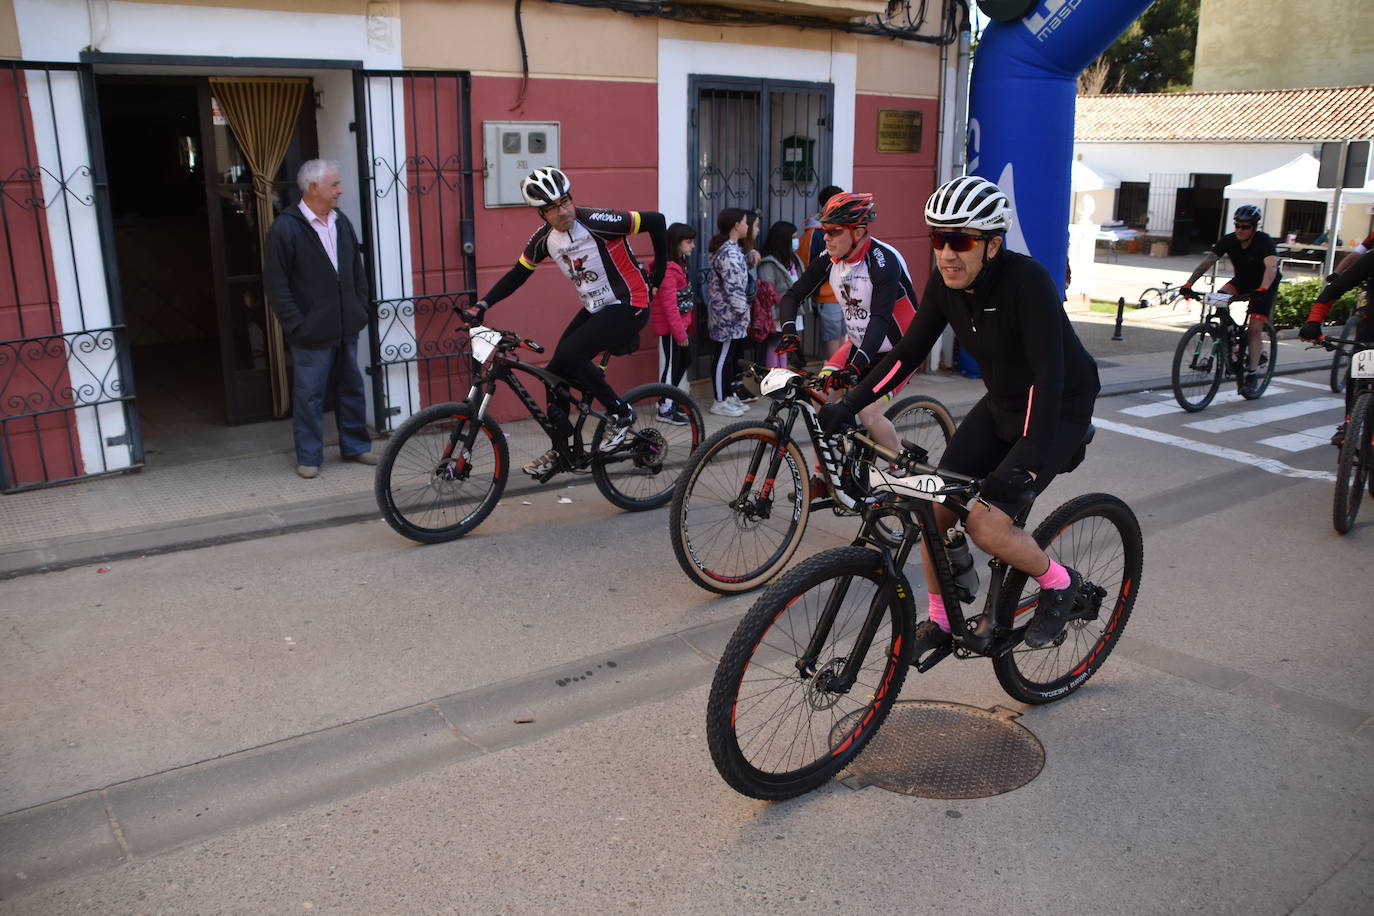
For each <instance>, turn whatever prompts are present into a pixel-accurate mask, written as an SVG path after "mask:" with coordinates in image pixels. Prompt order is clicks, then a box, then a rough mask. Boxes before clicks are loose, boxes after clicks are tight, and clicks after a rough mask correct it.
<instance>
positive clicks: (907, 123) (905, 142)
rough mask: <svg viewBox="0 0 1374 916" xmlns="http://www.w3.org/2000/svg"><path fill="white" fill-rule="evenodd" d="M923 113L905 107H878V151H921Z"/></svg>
mask: <svg viewBox="0 0 1374 916" xmlns="http://www.w3.org/2000/svg"><path fill="white" fill-rule="evenodd" d="M920 151H921V113H920V112H919V111H911V110H909V109H904V108H879V109H878V152H880V153H919V152H920Z"/></svg>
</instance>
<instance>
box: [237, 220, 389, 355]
mask: <svg viewBox="0 0 1374 916" xmlns="http://www.w3.org/2000/svg"><path fill="white" fill-rule="evenodd" d="M335 227H336V228H337V230H338V238H339V251H338V255H339V269H338V270H337V271H335V270H334V265H333V264H331V263H330V261H329V255H328V254H326V253H325V250H324V245H323V244H321V242H320V236H319V234H318V233H317V232H315V229H314V227H312V226H311V225H310V224H309V223H308V222H306V220H305V216H304V215H303V214H302V213H301V210H300V207H298V206H296V205H294V204H293V205H292V206H290V207H288V208H287V209H285V210H283V211H282V212H281V213H280V214H278V216H277V218H276V219H275V220H274V221H273V222H272V228H271V229H269V230H268V231H267V257H266V258H264V260H263V276H262V285H263V290H264V292H265V293H266V294H267V302H268V304H270V305H271V306H272V311H273V312H275V313H276V315H277V320H278V321H280V322H281V326H282V331H283V332H284V333H285V335H286V342H287V343H288V344H290V345H291V346H293V347H304V348H306V349H312V350H320V349H324V348H326V347H335V346H338V345H339V343H340V342H341V341H342V340H343V339H344V338H345V337H351V336H353V335H354V334H357V333H358V332H359V331H361V330H362V329H363V328H365V327H366V326H367V274H366V273H365V272H364V270H363V256H362V249H361V246H359V244H358V236H357V235H356V234H355V233H354V232H353V224H352V223H350V222H349V221H348V217H346V216H344V215H343V213H342V212H339V213H338V221H337V222H336V223H335Z"/></svg>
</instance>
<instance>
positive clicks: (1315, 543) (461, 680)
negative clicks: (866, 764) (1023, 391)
mask: <svg viewBox="0 0 1374 916" xmlns="http://www.w3.org/2000/svg"><path fill="white" fill-rule="evenodd" d="M1322 382H1323V378H1322V377H1321V376H1320V375H1318V374H1315V373H1309V374H1307V375H1305V376H1301V377H1294V378H1290V379H1284V380H1281V381H1279V382H1276V384H1275V387H1274V389H1273V390H1272V391H1271V393H1270V394H1269V395H1267V396H1266V397H1265V398H1264V399H1263V400H1261V401H1259V402H1254V403H1251V402H1231V403H1225V402H1223V403H1218V404H1216V405H1214V406H1213V407H1211V408H1209V409H1208V410H1207V411H1204V412H1203V413H1201V414H1196V415H1185V414H1183V413H1182V412H1181V411H1178V410H1176V409H1175V408H1173V407H1171V402H1170V401H1169V400H1168V399H1167V398H1166V397H1164V396H1163V395H1160V394H1156V393H1153V392H1142V393H1139V394H1135V395H1130V396H1125V397H1116V398H1106V399H1103V400H1102V401H1101V402H1100V404H1099V409H1098V414H1097V417H1098V424H1099V427H1100V428H1101V429H1102V432H1101V433H1100V434H1099V438H1098V442H1097V444H1096V445H1095V446H1094V447H1093V450H1092V452H1091V454H1090V458H1089V460H1088V462H1087V463H1086V464H1085V465H1084V466H1083V468H1082V469H1080V470H1079V471H1077V472H1075V473H1074V474H1073V475H1072V476H1071V477H1067V478H1065V479H1064V480H1063V481H1061V482H1060V483H1057V484H1056V485H1055V488H1054V490H1052V491H1051V493H1052V495H1053V496H1055V497H1056V498H1055V499H1054V500H1048V501H1049V502H1058V501H1062V499H1066V498H1068V497H1069V496H1071V495H1073V494H1074V493H1077V492H1082V491H1087V490H1094V489H1105V490H1110V491H1113V492H1117V493H1119V494H1120V495H1122V496H1123V497H1124V498H1126V499H1127V500H1128V501H1129V502H1130V503H1131V504H1132V505H1133V506H1134V507H1135V509H1136V511H1137V513H1138V514H1139V516H1140V518H1141V522H1142V525H1143V527H1144V529H1145V531H1146V567H1145V575H1144V577H1143V582H1142V592H1141V597H1140V602H1139V604H1138V605H1137V609H1136V616H1135V617H1134V618H1133V619H1132V621H1131V622H1130V625H1129V627H1128V629H1127V631H1126V638H1125V639H1124V640H1123V643H1122V645H1121V647H1120V649H1119V650H1118V652H1117V654H1116V655H1114V656H1113V658H1112V659H1111V661H1110V663H1109V664H1108V666H1107V667H1106V668H1105V669H1104V670H1103V671H1102V672H1101V673H1100V674H1099V675H1098V676H1097V677H1096V678H1095V680H1094V681H1093V682H1092V684H1091V685H1089V687H1088V688H1085V689H1084V690H1083V691H1081V692H1080V693H1079V694H1077V695H1075V696H1074V697H1073V698H1071V699H1070V700H1068V701H1066V702H1064V703H1060V704H1054V705H1051V706H1048V707H1041V708H1034V709H1032V708H1027V707H1022V706H1021V705H1020V704H1017V703H1014V702H1012V701H1010V700H1009V699H1008V698H1007V697H1006V696H1005V695H1004V694H1002V693H1001V692H1000V690H999V689H998V688H997V685H996V681H995V680H994V679H993V678H992V677H991V672H990V670H989V669H988V667H987V666H986V665H985V664H983V663H978V662H974V663H956V662H953V661H949V662H946V663H944V664H942V665H941V666H939V667H937V668H936V669H935V670H934V671H932V672H931V673H929V674H927V675H924V676H919V677H918V676H913V677H911V678H909V679H908V684H907V687H906V688H905V690H904V694H903V696H904V697H905V698H912V699H914V698H920V697H929V698H940V699H947V700H952V701H957V702H964V703H969V704H972V705H976V706H980V707H990V706H993V705H1000V706H1003V707H1006V708H1010V709H1014V710H1016V711H1018V712H1020V713H1021V714H1022V718H1021V722H1022V724H1024V725H1025V726H1026V727H1027V728H1029V729H1030V730H1031V731H1032V732H1033V733H1034V734H1035V735H1036V736H1037V737H1038V739H1039V740H1040V741H1041V742H1042V743H1043V744H1044V746H1045V748H1046V754H1047V761H1046V765H1045V769H1044V770H1043V772H1042V773H1041V774H1040V775H1039V776H1038V777H1037V778H1036V779H1035V780H1033V781H1032V782H1031V783H1030V784H1028V785H1027V786H1025V787H1024V788H1022V789H1019V790H1017V791H1014V792H1011V793H1009V794H1006V795H1002V796H998V797H995V798H990V799H982V800H976V801H959V802H953V801H933V800H922V799H915V798H908V797H904V796H899V795H894V794H891V793H888V792H885V791H883V790H881V789H876V788H868V789H864V790H861V791H853V790H850V789H848V788H845V787H844V786H842V785H840V784H838V783H837V784H835V785H833V786H831V787H829V788H826V789H824V790H821V791H819V792H816V793H813V794H812V795H811V796H809V797H807V798H804V799H800V800H797V801H795V802H791V803H787V804H779V805H764V804H759V803H756V802H752V801H749V800H746V799H742V798H740V797H738V796H736V795H734V794H733V793H732V792H731V791H730V790H729V789H728V788H726V787H725V786H724V784H723V783H722V782H721V781H720V779H719V778H718V776H717V775H716V774H715V772H714V770H713V769H712V767H711V764H710V760H709V757H708V756H707V754H706V752H705V748H704V739H703V736H702V710H703V707H704V697H705V693H704V685H705V684H706V682H707V680H708V679H709V676H710V672H711V669H712V660H711V656H712V653H713V652H714V651H715V650H716V649H717V648H718V647H719V646H720V645H721V644H722V642H723V640H724V639H725V638H726V636H727V635H728V632H729V629H730V628H731V626H732V622H733V620H735V619H737V618H738V616H739V615H740V614H741V613H743V611H744V610H745V608H747V606H748V605H749V603H750V601H751V600H752V599H751V597H748V596H746V597H740V598H734V599H715V598H711V597H709V596H707V595H706V594H704V593H702V592H700V591H698V590H696V589H695V588H694V587H692V586H691V585H689V584H688V583H687V582H686V580H685V579H684V578H683V577H682V576H681V574H680V573H679V572H678V571H677V570H676V568H675V566H674V565H673V561H672V557H671V552H670V551H669V550H668V548H667V544H666V541H665V536H664V532H663V526H664V521H665V516H664V514H663V513H661V512H656V513H648V514H643V515H623V514H620V513H617V512H616V511H614V510H613V509H611V508H610V507H609V506H608V505H607V504H606V503H605V502H604V501H603V500H601V499H600V497H599V495H598V494H597V492H596V490H595V488H594V487H593V486H591V485H590V484H587V485H583V486H578V487H575V488H573V489H571V490H562V491H550V492H547V493H541V494H538V495H535V496H530V497H521V498H518V499H513V500H512V499H508V500H507V501H506V504H505V505H504V506H502V508H501V509H500V510H499V511H498V512H497V513H496V515H495V516H493V518H492V519H491V520H489V521H488V522H487V523H486V524H484V525H483V527H482V528H480V529H479V530H478V532H476V533H475V534H474V535H473V536H470V537H469V538H466V539H464V540H463V541H461V542H458V543H455V544H449V545H439V546H435V547H418V546H414V545H409V544H407V543H405V542H403V541H401V540H399V539H398V538H397V537H395V536H394V535H393V534H392V533H391V532H390V530H389V529H387V528H386V527H385V526H383V525H381V524H380V523H376V522H373V523H363V524H355V525H348V526H342V527H337V528H330V529H325V530H317V531H305V532H298V533H296V534H293V535H290V536H289V537H288V538H274V539H267V540H258V541H250V542H245V543H238V544H228V545H222V546H218V547H214V548H208V549H204V550H196V551H188V552H184V553H176V554H168V555H164V556H156V557H149V558H145V559H137V560H126V561H122V562H120V563H117V564H114V565H113V567H112V569H111V571H110V572H109V573H103V574H101V573H96V572H94V570H92V569H91V568H89V567H87V568H84V569H72V570H67V571H63V572H57V573H50V574H47V575H43V576H30V577H25V578H22V579H17V580H14V581H12V582H8V583H5V590H6V602H5V610H4V612H3V614H2V615H0V621H2V622H3V624H4V627H5V631H6V635H7V637H8V638H7V639H6V640H5V641H4V643H3V644H0V721H3V722H4V724H5V739H4V743H3V753H2V754H0V810H4V811H10V812H16V813H12V814H9V815H6V816H5V817H3V818H0V896H2V897H3V899H0V913H35V912H40V913H77V912H81V913H87V912H92V911H98V912H109V913H142V912H172V911H176V912H181V911H186V910H194V911H196V912H206V913H214V912H225V913H231V912H232V913H248V912H252V913H262V912H270V913H278V912H280V913H296V912H338V913H414V912H449V911H452V912H543V911H549V910H552V909H554V908H555V907H557V908H558V909H562V910H572V911H592V910H595V911H599V912H600V911H605V912H635V911H654V912H668V913H688V912H693V913H694V912H703V913H704V912H712V913H715V912H721V911H738V912H780V911H783V910H788V911H794V910H795V909H796V908H797V907H798V906H799V905H800V906H804V907H808V908H814V907H826V908H832V907H841V908H844V909H847V910H850V911H858V912H890V911H891V910H892V909H893V908H894V901H900V903H899V904H896V906H898V907H900V908H904V909H908V910H912V911H915V912H927V911H929V912H941V913H985V912H991V911H994V910H1003V909H1005V908H1006V907H1007V904H1008V901H1009V900H1012V901H1015V902H1014V906H1015V908H1016V909H1017V910H1018V911H1023V912H1027V913H1040V912H1046V913H1048V912H1063V911H1065V910H1070V909H1077V910H1088V911H1103V910H1109V911H1112V912H1119V913H1179V912H1203V911H1205V912H1209V913H1238V914H1240V913H1244V914H1251V913H1290V912H1295V913H1303V914H1316V913H1323V914H1327V913H1352V914H1353V913H1368V912H1371V911H1374V788H1371V786H1374V780H1371V776H1374V765H1371V763H1370V761H1371V742H1374V675H1371V673H1370V672H1371V670H1374V667H1371V665H1370V661H1371V658H1370V651H1369V650H1368V649H1367V648H1365V647H1366V646H1368V645H1369V644H1370V642H1371V638H1372V637H1374V620H1372V619H1371V618H1372V617H1374V615H1372V614H1371V610H1370V608H1371V604H1370V602H1369V601H1367V600H1365V599H1364V598H1363V597H1362V596H1363V589H1365V588H1367V586H1366V585H1365V583H1364V581H1363V579H1364V575H1363V573H1364V571H1365V570H1366V569H1367V557H1368V552H1369V541H1370V538H1371V536H1374V507H1371V508H1369V509H1367V510H1366V512H1365V514H1364V518H1363V519H1362V521H1361V522H1360V523H1359V524H1358V525H1357V527H1356V529H1355V530H1354V531H1353V532H1352V533H1351V534H1350V535H1348V536H1346V537H1345V538H1341V537H1339V536H1337V535H1335V534H1334V533H1333V532H1332V530H1331V527H1330V521H1329V517H1330V501H1331V484H1330V482H1329V477H1330V472H1331V468H1332V466H1333V463H1334V455H1333V452H1334V450H1333V449H1331V447H1330V446H1329V445H1324V444H1322V442H1321V441H1320V439H1321V433H1320V431H1321V430H1323V429H1325V430H1326V431H1327V432H1328V433H1329V428H1330V427H1331V426H1332V425H1334V423H1335V422H1336V421H1337V419H1338V415H1339V413H1340V403H1339V401H1338V400H1337V399H1336V398H1334V397H1333V396H1331V395H1330V394H1329V392H1325V393H1324V392H1323V390H1322V388H1321V387H1320V386H1321V383H1322ZM1252 421H1254V422H1252ZM1197 424H1204V425H1197ZM1314 431H1315V432H1314ZM1294 436H1307V437H1308V439H1310V440H1312V441H1311V442H1306V441H1305V440H1302V439H1293V438H1290V437H1294ZM1304 445H1305V446H1306V447H1303V446H1304ZM1257 459H1259V460H1257ZM565 494H566V495H567V496H570V497H571V498H572V500H573V502H572V503H559V502H557V501H556V500H557V498H558V497H559V496H561V495H565ZM525 502H528V503H529V504H528V505H525ZM817 520H818V521H819V522H820V524H816V525H815V526H814V527H813V529H812V531H811V532H810V534H809V535H808V539H807V542H806V544H805V545H804V547H803V549H802V551H801V552H800V555H802V556H804V555H808V554H809V553H811V552H814V551H815V550H819V549H822V548H824V547H826V546H830V545H832V544H836V543H841V542H842V541H843V540H844V538H845V537H847V535H848V534H849V532H850V531H851V530H852V523H850V522H847V521H844V520H837V519H820V518H819V517H818V519H817ZM626 570H629V571H630V573H629V574H628V575H627V574H626V573H625V571H626ZM517 719H532V720H533V721H532V722H528V723H521V724H516V722H515V720H517ZM57 799H65V802H62V803H58V804H51V802H53V801H54V800H57ZM971 879H972V880H971Z"/></svg>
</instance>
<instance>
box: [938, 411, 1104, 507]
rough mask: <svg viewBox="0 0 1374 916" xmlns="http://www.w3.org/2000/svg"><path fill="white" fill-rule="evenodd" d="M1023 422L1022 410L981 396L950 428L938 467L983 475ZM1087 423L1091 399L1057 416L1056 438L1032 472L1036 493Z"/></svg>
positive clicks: (1000, 458) (1011, 442) (1072, 448)
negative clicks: (961, 418)
mask: <svg viewBox="0 0 1374 916" xmlns="http://www.w3.org/2000/svg"><path fill="white" fill-rule="evenodd" d="M1025 425H1026V414H1025V411H1024V410H1007V409H1005V408H1002V407H998V406H996V405H994V404H993V403H991V401H989V399H988V398H987V397H984V398H983V399H982V400H981V401H979V402H978V403H977V404H975V405H974V406H973V409H972V410H970V411H969V412H968V416H966V417H964V422H962V423H960V424H959V428H958V429H956V430H955V431H954V438H952V439H950V440H949V445H948V446H946V447H945V456H944V457H943V458H942V459H940V467H941V468H944V469H947V470H950V471H953V472H954V473H956V474H962V475H964V476H965V477H986V476H987V475H989V474H991V473H992V472H993V471H995V470H997V469H998V467H1000V466H1001V464H1002V461H1003V459H1005V458H1006V457H1007V453H1008V452H1010V451H1011V448H1012V446H1013V445H1015V444H1016V443H1017V441H1019V440H1020V439H1021V433H1022V430H1023V429H1024V428H1025ZM1091 425H1092V405H1091V403H1089V404H1088V406H1087V407H1086V409H1084V410H1068V411H1065V413H1064V415H1063V416H1062V417H1061V418H1060V420H1059V430H1058V436H1057V440H1056V442H1055V443H1054V445H1053V446H1052V447H1051V448H1050V449H1049V453H1048V454H1047V455H1045V456H1044V458H1043V460H1042V461H1041V467H1040V470H1039V471H1037V472H1036V476H1035V492H1036V493H1043V492H1044V491H1045V488H1046V487H1048V486H1049V485H1050V482H1051V481H1052V480H1054V478H1055V477H1056V476H1057V475H1058V474H1059V472H1060V471H1062V470H1063V469H1064V466H1065V465H1067V464H1068V463H1069V459H1070V458H1072V457H1073V456H1074V453H1075V452H1077V451H1078V447H1079V446H1080V445H1082V444H1083V439H1084V437H1086V436H1087V435H1088V427H1089V426H1091ZM1007 470H1011V469H1010V468H1008V469H1007ZM988 501H989V502H991V503H992V504H993V505H994V506H997V508H999V509H1001V510H1002V511H1003V512H1005V513H1007V514H1008V515H1013V514H1015V512H1016V507H1015V506H1013V505H1011V504H1010V503H1001V502H997V501H995V500H988Z"/></svg>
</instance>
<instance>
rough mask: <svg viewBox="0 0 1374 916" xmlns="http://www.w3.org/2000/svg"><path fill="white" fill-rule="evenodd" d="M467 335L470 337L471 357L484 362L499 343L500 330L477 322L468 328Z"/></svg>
mask: <svg viewBox="0 0 1374 916" xmlns="http://www.w3.org/2000/svg"><path fill="white" fill-rule="evenodd" d="M468 337H470V338H472V356H473V359H475V360H477V361H478V362H479V363H484V362H486V361H487V357H488V356H491V354H492V351H494V350H495V349H496V345H497V344H498V343H500V341H501V332H500V331H495V330H492V329H491V328H488V327H484V326H482V325H480V324H478V325H473V326H472V327H470V328H468Z"/></svg>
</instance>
